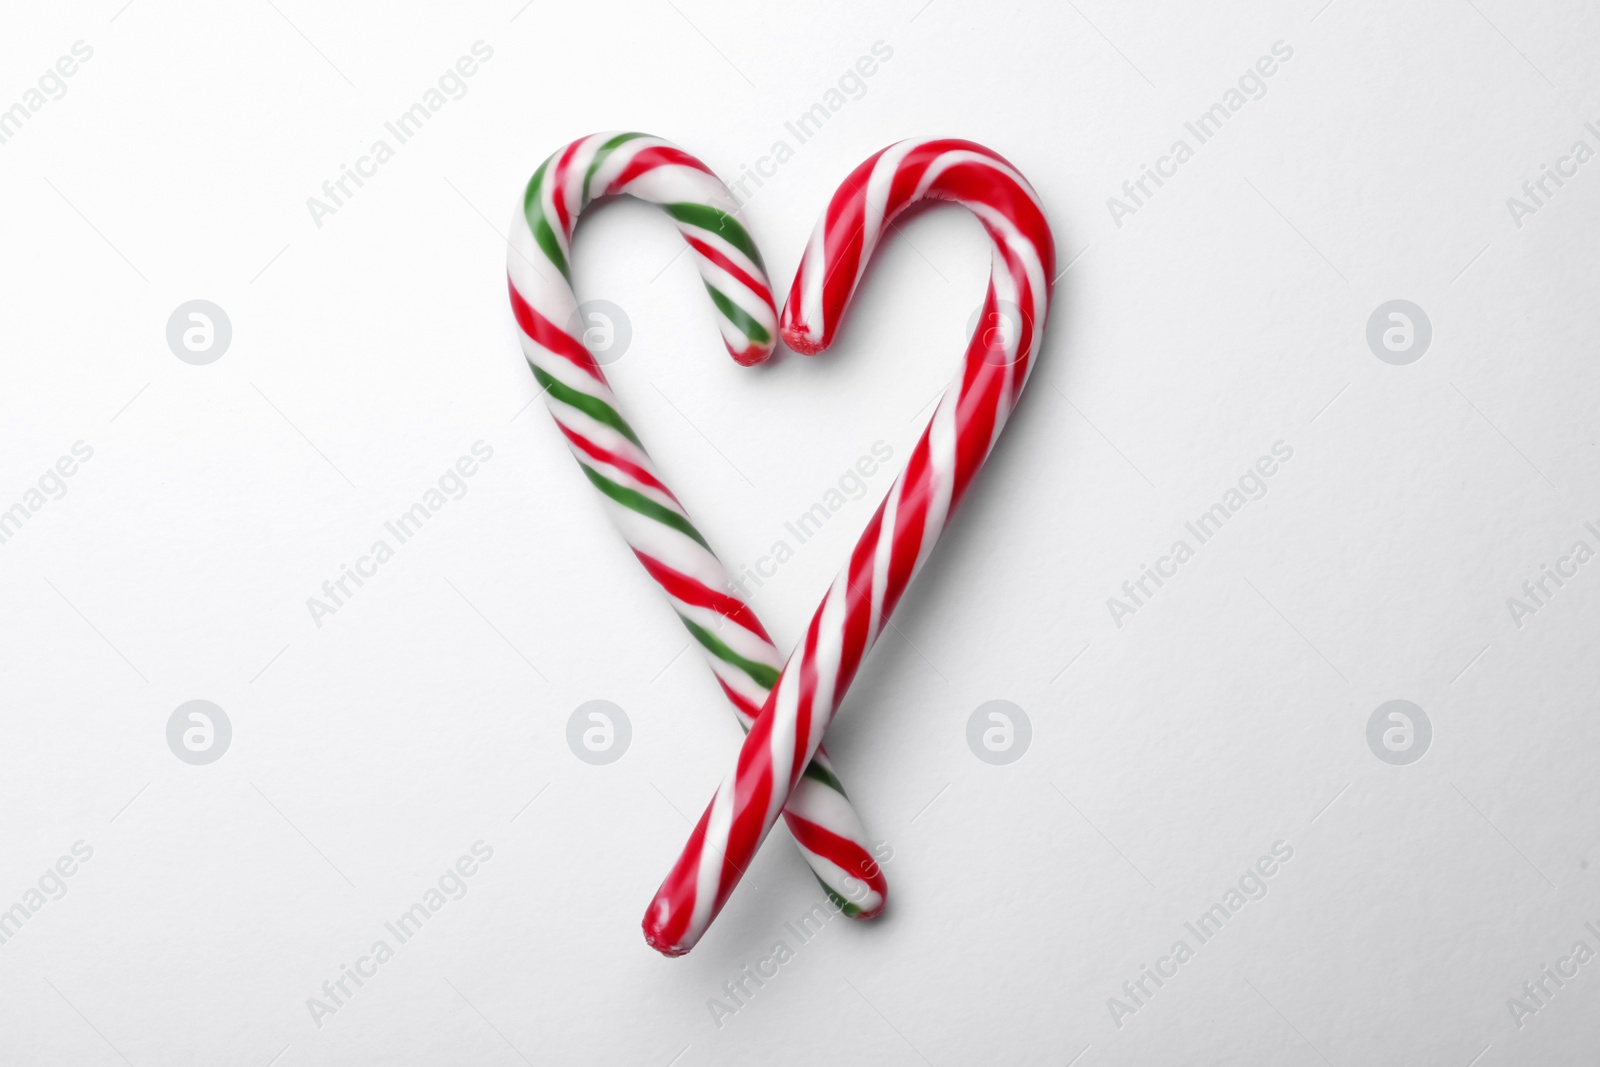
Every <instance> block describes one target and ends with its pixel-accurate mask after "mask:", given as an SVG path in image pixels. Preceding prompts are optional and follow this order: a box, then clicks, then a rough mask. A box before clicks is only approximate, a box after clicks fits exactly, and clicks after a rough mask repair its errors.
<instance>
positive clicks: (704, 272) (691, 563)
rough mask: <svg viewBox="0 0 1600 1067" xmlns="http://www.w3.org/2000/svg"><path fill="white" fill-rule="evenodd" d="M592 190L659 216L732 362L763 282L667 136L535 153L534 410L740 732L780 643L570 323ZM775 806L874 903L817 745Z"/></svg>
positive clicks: (856, 824)
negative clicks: (554, 433)
mask: <svg viewBox="0 0 1600 1067" xmlns="http://www.w3.org/2000/svg"><path fill="white" fill-rule="evenodd" d="M604 196H633V197H637V198H638V199H640V200H643V201H645V202H647V203H651V204H656V205H659V206H660V207H661V208H662V209H663V210H665V211H666V213H667V214H668V215H670V216H671V217H672V219H673V221H674V222H675V223H676V224H677V227H678V231H679V232H680V233H682V234H683V237H684V240H686V241H687V242H688V243H689V249H690V252H691V253H692V255H693V257H694V261H695V265H696V266H697V267H698V268H699V270H700V276H701V278H702V279H703V280H704V281H705V285H706V289H707V291H708V292H709V293H710V294H711V302H712V303H713V304H714V305H715V306H716V310H717V318H718V325H719V326H720V327H721V330H722V338H723V341H724V342H725V343H726V344H727V346H728V351H729V353H731V354H732V356H733V358H734V359H735V360H737V361H738V362H739V363H741V364H745V365H750V364H755V363H760V362H761V361H762V360H764V359H766V358H767V357H768V356H769V355H771V354H772V349H773V345H774V344H775V343H776V333H777V311H776V309H775V308H774V306H773V300H772V289H771V286H770V285H769V284H768V282H767V276H766V270H765V268H764V267H763V266H762V264H761V254H760V253H759V252H758V251H757V250H756V245H755V242H754V241H752V240H751V239H750V235H749V234H748V233H747V232H746V231H745V228H744V226H743V225H741V224H740V222H739V221H738V219H736V218H735V217H734V211H735V206H734V201H733V196H732V194H731V193H729V192H728V189H727V187H726V186H724V185H723V184H722V182H721V181H719V180H718V179H717V177H716V176H715V175H714V174H712V173H711V171H710V170H709V169H708V168H707V167H706V165H705V164H704V163H701V162H700V161H699V160H698V159H696V158H695V157H693V156H691V155H690V154H689V153H687V152H685V151H683V149H681V148H678V147H677V146H676V145H673V144H670V143H669V142H667V141H663V140H661V139H660V138H659V137H650V136H647V135H645V134H642V133H601V134H595V135H593V136H590V137H585V138H582V139H581V140H577V141H573V142H572V143H571V144H569V145H567V146H566V147H565V148H563V149H561V150H560V151H559V152H557V153H555V155H553V156H551V157H550V158H549V159H547V160H545V161H544V163H542V164H540V166H539V169H538V170H536V171H535V172H534V174H533V177H532V179H530V180H529V182H528V188H527V192H526V195H525V196H524V197H523V204H522V210H521V211H519V212H518V214H517V219H516V221H515V222H514V223H513V227H512V233H511V248H510V252H509V254H508V255H507V257H506V270H507V275H508V278H509V281H510V288H511V309H512V313H513V315H514V316H515V318H516V321H517V325H518V327H519V328H520V331H521V336H522V351H523V354H524V355H526V356H527V357H528V363H529V365H530V366H531V367H532V368H533V374H534V377H535V378H537V379H538V381H539V384H540V385H541V386H542V387H543V389H544V396H545V402H546V403H547V404H548V406H549V408H550V414H551V415H553V416H554V417H555V420H556V425H557V427H559V428H560V430H561V433H562V434H563V435H564V436H565V437H566V439H567V443H568V444H569V445H570V446H571V448H572V454H573V455H574V456H575V457H577V460H578V465H579V466H580V467H582V468H583V473H584V475H585V476H586V477H587V478H588V479H589V481H590V482H591V483H592V484H593V485H594V487H595V488H596V489H598V490H599V491H600V495H601V496H602V497H604V498H605V500H606V503H607V506H608V509H609V510H610V512H611V516H612V518H613V519H615V520H616V523H617V526H618V527H619V529H620V530H621V531H622V535H623V537H624V538H626V540H627V542H628V544H629V546H630V547H631V548H632V549H633V551H634V554H635V555H636V556H638V558H639V562H640V563H642V564H644V568H645V570H646V571H648V572H649V574H650V576H651V577H652V578H654V579H655V580H656V582H657V584H659V585H660V586H661V588H662V590H663V591H664V592H665V593H666V594H667V598H668V600H669V601H671V603H672V606H673V608H674V610H676V611H677V613H678V616H679V618H681V619H682V620H683V624H684V626H686V627H687V628H688V630H689V633H690V634H691V635H693V637H694V639H695V641H696V642H697V643H698V644H699V645H700V647H701V650H702V651H703V652H704V653H705V656H706V659H707V661H708V662H709V663H710V665H711V670H712V672H713V673H714V674H715V675H716V678H717V681H718V682H720V683H721V685H722V689H723V691H724V692H725V693H726V694H727V695H728V699H729V701H731V702H732V704H733V709H734V712H735V714H736V715H737V716H738V719H739V723H740V725H741V726H743V727H744V728H745V729H746V730H749V729H750V728H751V727H752V726H753V725H754V723H755V718H756V714H757V712H758V711H759V710H760V708H761V706H762V704H763V703H765V702H766V699H767V695H768V692H769V691H770V689H771V688H772V685H773V683H774V682H775V681H777V678H778V667H779V665H780V664H781V663H782V662H783V660H782V657H781V656H779V654H778V650H777V649H776V648H775V647H773V644H772V638H771V637H769V636H768V635H767V631H766V629H765V628H764V627H763V626H762V625H761V623H760V621H759V620H757V619H756V616H755V612H754V611H752V610H751V608H750V606H749V605H748V604H746V603H745V602H744V601H743V600H741V599H740V598H739V597H738V595H737V594H736V593H735V592H734V589H735V588H736V587H735V586H734V584H733V582H732V580H731V579H730V578H729V576H728V573H727V571H726V570H724V569H723V566H722V563H721V562H720V561H719V560H718V559H717V557H716V555H715V554H713V553H712V551H711V547H710V545H709V544H708V543H707V542H706V539H705V537H703V536H702V535H701V533H700V531H699V530H697V529H696V528H695V526H694V524H693V523H692V522H691V521H690V520H689V515H688V513H687V512H686V511H685V510H684V508H683V505H682V504H681V503H680V502H679V501H678V498H677V497H676V496H674V495H673V493H672V490H670V489H668V488H667V485H666V483H665V482H664V481H663V480H662V479H661V476H660V474H659V473H658V472H657V471H656V468H655V464H654V463H653V462H652V461H651V459H650V456H649V454H648V453H646V452H645V450H644V446H643V445H642V444H641V443H640V441H639V437H638V435H637V434H636V433H634V431H633V428H632V427H631V426H629V425H628V422H627V420H625V419H624V418H623V417H622V415H621V413H620V411H619V409H618V406H617V399H616V397H615V396H614V395H613V394H612V392H611V387H610V386H609V385H608V384H607V383H606V377H605V374H604V373H603V372H602V371H601V369H600V366H599V364H598V363H597V362H596V361H595V359H594V357H593V355H592V354H591V353H590V352H589V350H588V349H587V348H586V347H585V346H584V343H583V339H582V333H581V326H578V325H576V324H577V321H578V320H577V309H578V304H577V297H576V296H575V295H574V293H573V290H572V276H571V271H570V267H569V258H570V256H571V251H572V233H573V229H574V227H575V226H576V225H577V221H578V218H579V216H580V215H581V214H582V213H583V210H584V208H585V207H587V206H588V205H589V204H590V203H591V202H592V201H594V200H597V199H599V198H600V197H604ZM575 331H576V332H575ZM784 817H785V820H786V821H787V823H788V825H789V829H790V832H791V833H792V834H793V835H794V838H795V841H796V843H797V844H798V845H799V846H800V852H801V854H802V855H803V856H804V857H805V860H806V863H807V864H808V865H810V867H811V870H812V871H813V872H814V873H815V874H816V876H817V879H818V881H820V882H821V883H822V885H823V888H824V889H825V890H826V891H827V892H828V894H829V896H830V897H832V898H833V899H834V901H835V903H837V904H838V905H839V906H840V907H841V908H842V909H843V910H844V911H845V913H846V914H848V915H851V916H853V917H855V918H862V919H869V918H872V917H874V916H876V915H877V914H878V913H879V912H881V911H882V910H883V904H884V898H885V895H886V893H887V891H888V886H887V884H886V882H885V880H884V877H883V872H882V870H881V868H880V867H879V866H878V865H877V864H876V863H875V862H873V859H872V853H871V850H870V845H869V842H868V840H867V834H866V830H865V828H864V827H863V826H862V825H861V819H860V817H859V816H858V815H857V814H856V812H855V809H854V808H852V807H851V805H850V801H849V799H848V798H847V797H846V796H845V792H844V787H843V786H842V785H841V784H840V783H839V779H838V777H837V776H836V775H835V774H834V771H833V767H832V765H831V764H830V763H829V761H828V757H827V754H826V753H825V752H823V751H821V750H820V749H819V750H818V751H817V752H816V753H814V756H813V758H812V759H810V760H809V761H808V762H807V764H806V767H805V770H804V775H803V780H802V781H801V782H800V783H799V785H798V788H796V789H795V791H794V794H793V796H791V797H790V798H789V800H788V802H787V805H786V807H785V809H784Z"/></svg>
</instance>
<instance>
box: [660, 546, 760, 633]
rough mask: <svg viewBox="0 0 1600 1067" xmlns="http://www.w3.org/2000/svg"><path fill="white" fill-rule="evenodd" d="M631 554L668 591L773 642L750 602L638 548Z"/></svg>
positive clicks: (676, 597) (677, 597)
mask: <svg viewBox="0 0 1600 1067" xmlns="http://www.w3.org/2000/svg"><path fill="white" fill-rule="evenodd" d="M633 554H634V555H636V556H638V557H639V562H640V563H643V564H644V569H645V570H647V571H649V572H650V577H652V578H654V579H655V580H656V584H657V585H659V586H661V588H663V589H665V590H666V591H667V595H668V596H670V597H673V598H675V599H677V600H681V601H683V602H684V603H685V604H689V605H691V606H693V607H697V608H706V609H707V610H709V611H714V612H716V613H717V614H718V615H720V616H722V617H723V618H724V619H728V620H730V621H732V622H736V623H738V624H739V625H740V626H743V627H744V628H745V629H746V630H749V631H750V632H751V633H753V634H755V635H756V636H757V637H759V638H761V640H763V641H765V642H766V643H767V644H769V645H770V644H772V638H770V637H768V636H767V631H766V629H765V628H764V627H763V626H762V625H761V620H759V619H757V618H756V613H755V612H753V611H751V610H750V605H748V604H746V603H745V602H744V601H742V600H740V599H739V598H737V597H732V596H729V595H728V594H727V593H723V592H719V591H718V590H716V589H713V588H711V587H710V586H709V585H706V584H705V583H704V582H702V581H700V580H699V579H698V578H691V577H690V576H689V575H687V574H684V573H683V572H682V571H678V570H673V569H672V568H671V567H669V566H667V565H666V564H665V563H662V562H661V561H660V560H658V559H652V558H651V557H649V556H647V555H645V554H644V553H643V552H640V551H639V550H638V549H637V548H636V549H634V550H633Z"/></svg>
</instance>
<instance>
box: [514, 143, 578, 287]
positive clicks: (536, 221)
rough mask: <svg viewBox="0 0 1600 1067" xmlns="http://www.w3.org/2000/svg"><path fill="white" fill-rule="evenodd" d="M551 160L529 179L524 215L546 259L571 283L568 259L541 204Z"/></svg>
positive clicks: (524, 199) (523, 202) (524, 201)
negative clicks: (546, 169)
mask: <svg viewBox="0 0 1600 1067" xmlns="http://www.w3.org/2000/svg"><path fill="white" fill-rule="evenodd" d="M554 158H555V157H554V156H551V157H550V159H554ZM550 159H547V160H545V161H544V162H543V163H541V164H539V169H538V170H536V171H534V172H533V177H532V178H530V179H528V191H527V192H526V193H524V194H523V196H522V214H523V215H524V216H526V217H527V220H528V228H529V229H531V230H533V239H534V240H535V241H537V242H538V244H539V248H540V249H541V250H542V251H543V252H544V254H545V257H546V258H547V259H549V260H550V262H552V263H554V264H555V265H556V269H557V270H559V271H560V272H561V276H562V277H563V278H566V279H567V281H568V282H569V283H570V282H571V281H572V276H571V275H570V274H568V273H567V257H566V256H565V255H563V254H562V251H561V242H559V241H557V240H556V234H555V231H554V230H552V229H551V228H550V221H549V220H548V219H546V218H545V217H544V206H543V205H542V204H540V202H539V194H540V190H541V188H542V187H543V185H544V169H545V168H546V167H548V166H549V165H550Z"/></svg>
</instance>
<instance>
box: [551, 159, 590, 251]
mask: <svg viewBox="0 0 1600 1067" xmlns="http://www.w3.org/2000/svg"><path fill="white" fill-rule="evenodd" d="M581 144H583V141H573V142H572V143H571V144H569V145H567V147H566V148H564V149H562V151H561V158H560V159H558V160H556V169H555V173H554V174H552V175H551V186H550V202H551V203H552V204H554V205H555V209H556V218H557V219H559V220H560V221H561V234H562V236H563V237H569V238H570V237H571V236H572V216H571V214H569V213H568V211H567V195H566V194H567V168H568V167H570V166H571V165H572V157H573V156H575V155H577V153H578V146H579V145H581Z"/></svg>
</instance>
